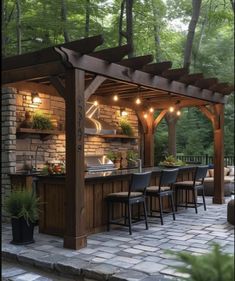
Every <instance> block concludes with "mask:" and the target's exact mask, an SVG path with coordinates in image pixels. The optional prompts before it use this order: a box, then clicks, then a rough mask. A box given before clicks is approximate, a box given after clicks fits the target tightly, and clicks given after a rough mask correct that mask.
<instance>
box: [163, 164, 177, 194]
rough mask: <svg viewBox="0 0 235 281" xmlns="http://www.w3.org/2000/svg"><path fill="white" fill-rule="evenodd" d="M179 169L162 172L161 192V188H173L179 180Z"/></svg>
mask: <svg viewBox="0 0 235 281" xmlns="http://www.w3.org/2000/svg"><path fill="white" fill-rule="evenodd" d="M178 172H179V169H171V170H162V171H161V175H160V180H159V191H161V186H170V187H171V186H172V185H173V184H174V183H175V182H176V179H177V175H178Z"/></svg>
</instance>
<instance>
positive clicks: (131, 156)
mask: <svg viewBox="0 0 235 281" xmlns="http://www.w3.org/2000/svg"><path fill="white" fill-rule="evenodd" d="M137 159H138V152H137V151H135V150H128V151H127V154H126V160H127V166H128V167H135V166H136V165H137V162H136V160H137Z"/></svg>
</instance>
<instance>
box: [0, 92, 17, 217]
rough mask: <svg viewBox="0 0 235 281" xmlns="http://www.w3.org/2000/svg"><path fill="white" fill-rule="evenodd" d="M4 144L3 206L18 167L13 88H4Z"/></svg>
mask: <svg viewBox="0 0 235 281" xmlns="http://www.w3.org/2000/svg"><path fill="white" fill-rule="evenodd" d="M1 93H2V108H1V118H2V119H1V120H2V136H1V137H2V142H1V150H2V156H1V171H2V172H1V173H2V174H1V193H2V206H3V207H4V201H5V199H6V198H7V197H8V196H9V194H10V192H11V182H10V178H9V176H8V174H9V173H14V172H15V167H16V91H15V90H14V89H11V88H2V90H1ZM2 219H3V220H5V219H6V214H5V210H4V208H3V210H2Z"/></svg>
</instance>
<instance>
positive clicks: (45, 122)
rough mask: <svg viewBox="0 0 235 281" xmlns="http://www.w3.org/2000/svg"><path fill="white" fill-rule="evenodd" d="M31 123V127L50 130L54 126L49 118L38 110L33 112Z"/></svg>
mask: <svg viewBox="0 0 235 281" xmlns="http://www.w3.org/2000/svg"><path fill="white" fill-rule="evenodd" d="M32 123H33V126H32V127H33V129H39V130H52V129H53V128H54V126H53V124H52V121H51V120H50V118H49V117H48V116H46V115H45V114H44V113H42V112H40V111H37V112H35V113H34V115H33V120H32Z"/></svg>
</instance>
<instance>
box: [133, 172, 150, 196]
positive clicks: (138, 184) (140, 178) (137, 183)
mask: <svg viewBox="0 0 235 281" xmlns="http://www.w3.org/2000/svg"><path fill="white" fill-rule="evenodd" d="M151 174H152V172H145V173H135V174H132V177H131V182H130V185H129V195H130V193H131V192H135V191H140V192H143V193H145V190H146V188H147V187H148V186H149V184H150V179H151Z"/></svg>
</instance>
